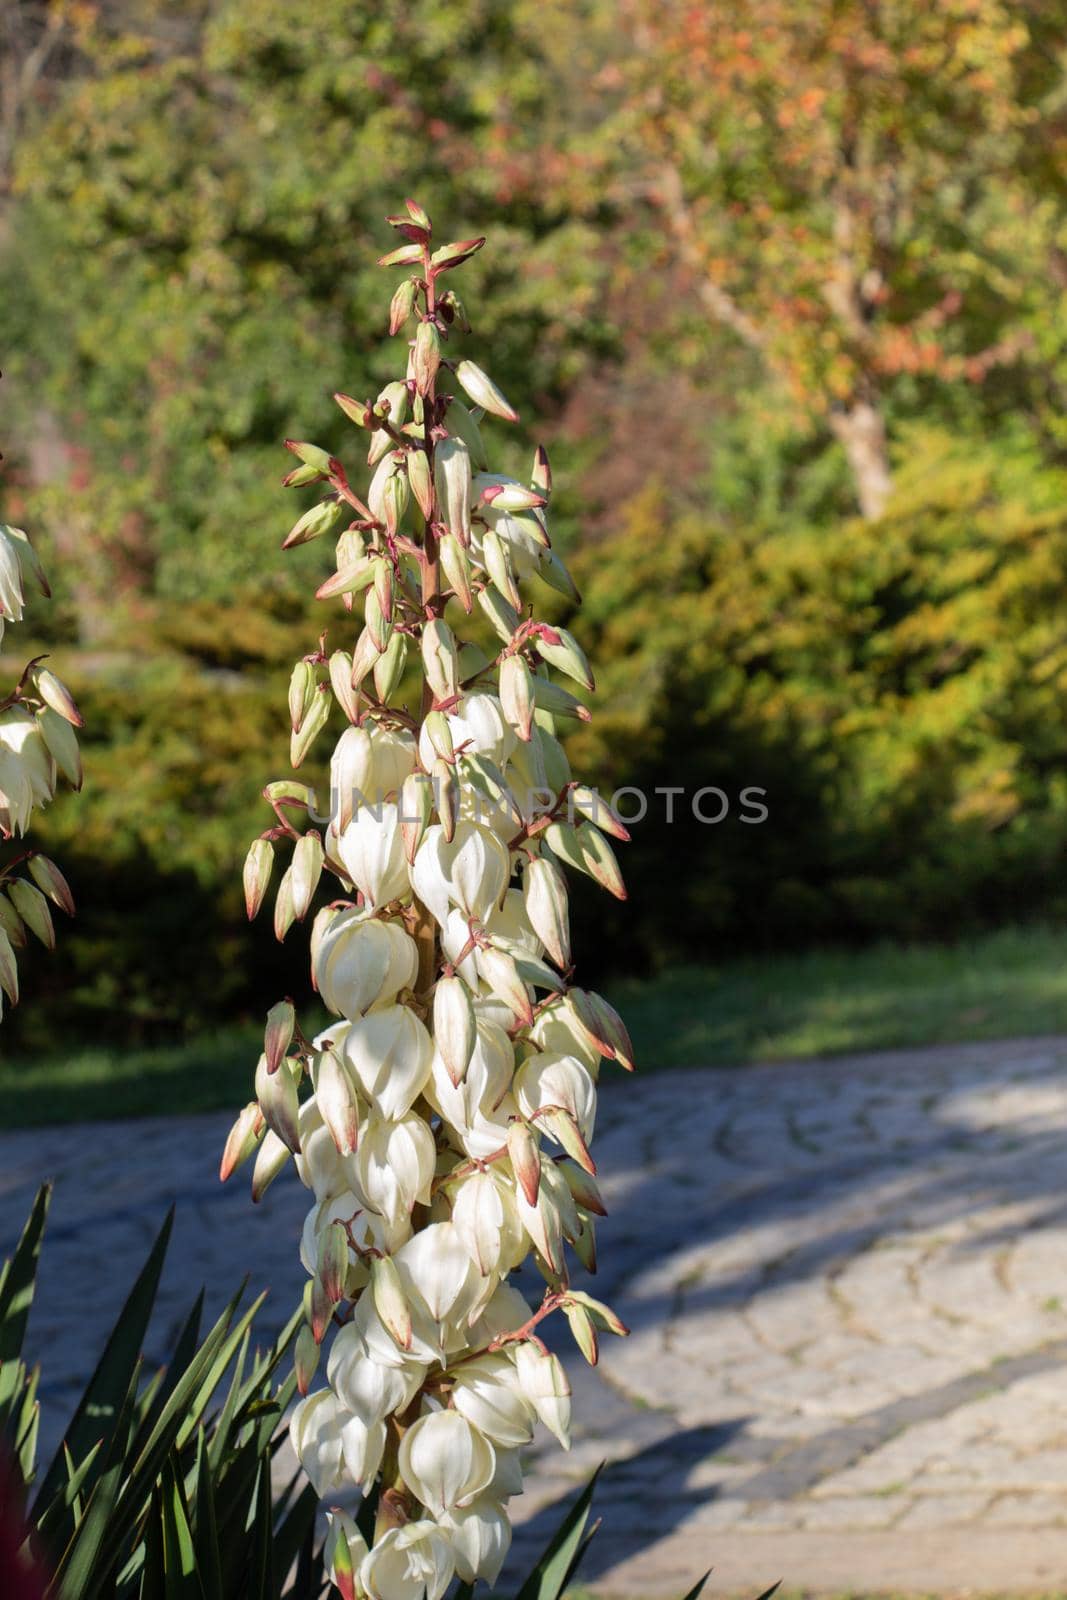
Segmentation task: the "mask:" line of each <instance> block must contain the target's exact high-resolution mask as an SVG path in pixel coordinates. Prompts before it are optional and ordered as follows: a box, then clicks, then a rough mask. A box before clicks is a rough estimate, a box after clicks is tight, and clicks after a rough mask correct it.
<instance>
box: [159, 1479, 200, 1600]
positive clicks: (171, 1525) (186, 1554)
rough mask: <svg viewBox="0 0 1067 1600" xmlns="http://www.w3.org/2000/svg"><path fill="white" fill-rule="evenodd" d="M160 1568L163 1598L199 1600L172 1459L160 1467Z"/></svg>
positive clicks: (185, 1509)
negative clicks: (161, 1474)
mask: <svg viewBox="0 0 1067 1600" xmlns="http://www.w3.org/2000/svg"><path fill="white" fill-rule="evenodd" d="M162 1497H163V1571H164V1575H165V1578H166V1589H165V1593H166V1597H167V1600H202V1597H201V1589H200V1581H199V1579H198V1577H197V1573H196V1550H195V1548H194V1545H193V1532H192V1528H191V1527H190V1525H189V1510H188V1507H187V1506H186V1504H185V1495H184V1493H183V1492H182V1483H181V1477H180V1476H179V1474H178V1473H177V1472H176V1471H175V1470H174V1465H173V1461H172V1460H171V1461H168V1462H167V1464H166V1465H165V1467H164V1468H163V1484H162Z"/></svg>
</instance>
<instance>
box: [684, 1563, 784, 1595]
mask: <svg viewBox="0 0 1067 1600" xmlns="http://www.w3.org/2000/svg"><path fill="white" fill-rule="evenodd" d="M710 1577H711V1569H710V1568H709V1569H708V1571H707V1572H705V1574H704V1576H703V1577H702V1578H698V1579H697V1581H696V1583H694V1585H693V1587H692V1588H691V1589H687V1590H686V1592H685V1594H684V1595H683V1596H682V1600H700V1595H701V1593H702V1592H703V1588H704V1585H705V1584H706V1583H707V1581H708V1579H709V1578H710ZM777 1587H778V1585H777V1584H775V1586H774V1589H777ZM774 1589H768V1590H767V1593H766V1594H762V1595H760V1600H770V1597H771V1595H772V1594H773V1593H774Z"/></svg>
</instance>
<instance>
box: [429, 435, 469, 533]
mask: <svg viewBox="0 0 1067 1600" xmlns="http://www.w3.org/2000/svg"><path fill="white" fill-rule="evenodd" d="M434 482H435V484H436V488H437V507H438V512H439V515H440V517H441V520H442V521H443V522H444V524H445V526H446V527H447V529H448V531H449V533H450V534H451V535H452V536H453V537H454V538H455V539H457V540H458V541H459V543H460V544H461V545H466V544H469V543H470V536H471V458H470V451H469V450H468V449H467V446H466V445H465V444H464V443H463V440H462V439H457V438H456V437H455V435H453V434H450V435H449V437H448V438H447V439H442V440H441V441H440V443H439V444H438V446H437V449H436V451H435V452H434Z"/></svg>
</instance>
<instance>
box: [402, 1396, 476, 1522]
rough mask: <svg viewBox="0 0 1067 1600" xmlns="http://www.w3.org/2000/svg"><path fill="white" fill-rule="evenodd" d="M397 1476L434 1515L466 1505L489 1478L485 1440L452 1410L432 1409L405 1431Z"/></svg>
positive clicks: (464, 1418) (463, 1418)
mask: <svg viewBox="0 0 1067 1600" xmlns="http://www.w3.org/2000/svg"><path fill="white" fill-rule="evenodd" d="M399 1467H400V1476H401V1477H402V1478H403V1480H404V1482H405V1484H406V1485H407V1487H408V1488H409V1489H410V1490H411V1492H412V1494H413V1495H414V1496H415V1497H416V1499H418V1500H419V1501H421V1503H422V1504H423V1505H424V1506H426V1507H427V1508H428V1509H429V1510H430V1511H433V1512H435V1513H437V1514H438V1515H440V1513H441V1512H443V1511H447V1510H449V1509H450V1508H451V1507H452V1506H463V1505H468V1504H469V1503H470V1502H471V1500H473V1499H474V1497H475V1495H478V1494H481V1492H482V1490H483V1489H485V1488H486V1486H487V1485H488V1484H489V1483H490V1482H491V1481H492V1477H493V1471H494V1469H495V1467H496V1459H495V1457H494V1454H493V1447H492V1445H491V1444H490V1443H489V1441H488V1440H487V1439H486V1438H484V1437H483V1435H482V1434H480V1433H479V1432H478V1430H477V1428H473V1427H472V1426H471V1424H470V1423H469V1422H468V1421H467V1419H466V1417H462V1416H460V1414H459V1412H458V1411H432V1412H430V1414H429V1415H428V1416H424V1417H419V1419H418V1421H417V1422H413V1423H412V1425H411V1427H410V1428H409V1429H408V1431H407V1432H406V1433H405V1435H404V1437H403V1439H402V1441H401V1444H400V1453H399Z"/></svg>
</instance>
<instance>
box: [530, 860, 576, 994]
mask: <svg viewBox="0 0 1067 1600" xmlns="http://www.w3.org/2000/svg"><path fill="white" fill-rule="evenodd" d="M522 887H523V899H524V903H525V907H526V915H527V917H528V918H529V920H530V925H531V927H532V928H533V929H534V931H535V933H536V934H537V937H538V938H539V939H540V940H541V942H542V943H543V944H544V946H545V949H546V950H547V951H548V953H549V955H550V956H551V957H552V960H553V961H554V962H555V963H556V966H557V967H561V968H566V967H569V966H570V960H571V935H570V913H569V909H568V903H567V880H566V878H565V877H564V876H563V873H562V871H561V870H560V868H559V867H558V866H557V865H556V863H555V862H554V861H550V860H549V859H548V857H547V856H536V857H535V858H534V859H533V860H532V861H528V862H527V863H526V868H525V871H524V873H523V880H522Z"/></svg>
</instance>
